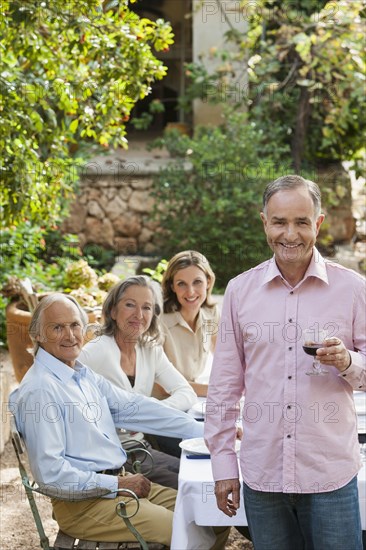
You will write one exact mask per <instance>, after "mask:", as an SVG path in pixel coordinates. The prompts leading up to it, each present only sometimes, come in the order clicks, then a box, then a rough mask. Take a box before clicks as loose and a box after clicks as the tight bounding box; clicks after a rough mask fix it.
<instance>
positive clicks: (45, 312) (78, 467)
mask: <svg viewBox="0 0 366 550" xmlns="http://www.w3.org/2000/svg"><path fill="white" fill-rule="evenodd" d="M86 323H87V317H86V314H85V312H84V311H83V310H82V309H81V307H80V306H79V304H78V303H77V302H76V301H75V300H74V299H73V298H72V297H70V296H65V295H62V294H57V293H55V294H51V295H49V296H47V297H45V298H43V299H42V300H41V302H40V303H39V305H38V306H37V308H36V309H35V311H34V313H33V316H32V321H31V325H30V335H31V337H32V340H33V342H34V346H35V361H34V364H33V366H32V367H31V369H30V370H29V371H28V372H27V374H26V375H25V377H24V378H23V380H22V382H21V384H20V386H19V388H17V389H16V390H15V391H14V392H13V393H12V394H11V396H10V404H9V408H10V410H11V411H12V412H13V413H14V414H15V417H16V422H17V426H18V429H19V431H20V432H21V433H22V435H23V437H24V439H25V443H26V446H27V450H28V454H29V462H30V467H31V470H32V473H33V476H34V478H35V480H36V481H37V483H39V484H51V485H52V486H53V487H59V488H60V489H62V490H67V491H72V490H77V491H82V490H85V489H87V488H91V487H101V488H107V489H110V490H111V491H116V490H117V488H125V489H131V490H133V491H134V492H135V493H136V494H137V496H138V497H139V498H140V509H139V512H138V513H137V515H136V516H134V518H133V519H132V522H133V524H134V526H135V527H136V528H137V529H138V530H139V531H140V533H141V534H142V536H143V537H144V538H145V540H148V541H149V542H159V543H161V544H165V545H166V546H169V545H170V540H171V531H172V519H173V510H174V504H175V497H176V492H175V491H174V490H173V489H169V488H166V487H162V486H160V485H158V484H155V483H151V482H150V481H149V480H148V479H147V478H146V477H144V476H143V475H142V474H124V473H123V472H124V470H123V465H124V463H125V461H126V453H125V451H124V450H123V448H122V446H121V443H120V441H119V438H118V436H117V434H116V427H120V428H126V429H128V430H139V431H141V430H142V431H146V432H148V433H155V434H160V433H164V435H169V436H172V437H180V438H187V437H201V436H202V425H201V424H200V423H199V422H196V421H195V420H193V419H192V418H190V417H189V416H188V415H187V414H185V413H183V412H181V411H178V410H174V409H171V408H168V407H166V406H165V405H163V404H161V403H159V402H158V401H155V400H153V399H150V398H147V397H144V396H142V395H138V394H132V393H128V392H126V391H124V390H122V389H119V388H117V387H115V386H113V385H112V384H111V383H109V382H108V381H107V380H106V379H105V378H103V377H102V376H99V375H97V374H96V373H94V372H93V371H92V370H90V369H89V368H88V367H86V366H84V365H83V364H82V363H80V362H79V361H78V356H79V353H80V350H81V348H82V345H83V330H84V327H85V325H86ZM116 502H118V498H117V497H116V495H115V493H114V494H113V493H112V495H111V496H110V497H109V498H108V497H105V498H96V499H93V500H86V501H78V502H71V501H62V500H57V499H53V501H52V505H53V512H54V516H55V519H56V520H57V522H58V524H59V526H60V528H61V529H62V531H64V532H65V533H67V534H69V535H71V536H74V537H77V538H83V539H89V540H104V541H122V540H123V541H132V540H135V539H134V537H133V535H132V534H131V532H130V531H129V530H128V529H127V527H126V526H125V524H124V523H123V522H122V521H121V519H120V518H119V517H118V516H117V515H116V513H115V506H116ZM226 537H227V532H222V533H221V534H220V535H218V536H217V542H216V544H215V546H214V548H223V547H224V541H225V539H226Z"/></svg>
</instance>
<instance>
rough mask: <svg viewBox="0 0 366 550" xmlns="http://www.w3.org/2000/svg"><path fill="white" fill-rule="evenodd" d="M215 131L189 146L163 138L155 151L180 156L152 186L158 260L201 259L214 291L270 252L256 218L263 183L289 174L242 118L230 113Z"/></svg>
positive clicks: (278, 152)
mask: <svg viewBox="0 0 366 550" xmlns="http://www.w3.org/2000/svg"><path fill="white" fill-rule="evenodd" d="M224 121H225V124H223V125H222V126H221V127H215V128H212V127H208V128H207V127H205V128H198V129H197V130H196V132H195V135H194V137H193V138H192V139H190V138H188V137H187V136H182V137H181V138H180V137H179V136H178V135H177V134H175V135H174V140H172V139H171V134H170V133H169V132H166V134H165V137H164V139H163V140H160V141H159V145H165V146H166V147H167V149H168V150H170V148H171V147H173V148H174V149H173V151H174V152H175V151H177V150H179V151H181V145H182V144H183V145H184V147H185V152H186V154H185V157H184V158H183V157H182V156H180V157H179V158H176V159H175V160H174V163H172V164H171V165H170V166H168V167H167V168H164V169H163V170H161V172H160V173H159V175H158V176H157V177H156V178H155V181H154V184H153V192H152V194H153V197H154V199H155V202H156V209H155V216H156V218H157V219H158V221H159V225H160V227H161V231H160V232H159V233H157V235H156V243H157V244H158V245H159V248H160V249H161V252H162V255H163V256H164V257H169V256H171V255H172V254H175V253H176V252H178V251H179V250H183V249H187V248H191V249H195V250H198V251H199V252H202V253H203V254H205V256H207V258H208V260H209V261H210V263H211V265H212V268H213V270H214V271H215V274H216V277H217V287H218V288H223V287H224V286H225V285H226V284H227V282H228V280H229V279H230V278H232V277H234V276H235V275H237V274H238V273H240V272H241V271H243V270H244V269H248V268H250V267H252V266H254V265H256V264H258V263H259V262H261V261H263V260H264V259H265V258H267V257H268V255H269V253H270V252H269V249H268V246H267V243H266V238H265V235H264V232H263V228H262V222H261V220H260V216H259V212H260V208H261V200H262V193H263V189H264V187H265V185H266V184H267V183H268V181H270V180H272V179H274V178H276V177H278V176H279V175H283V174H285V173H290V171H291V170H290V167H289V166H286V165H284V164H283V163H281V162H280V159H281V157H282V158H283V157H284V156H285V153H286V151H285V150H284V149H283V148H278V149H275V148H273V150H272V151H271V150H270V149H269V148H268V147H267V144H266V137H265V136H264V135H263V133H262V132H261V131H260V130H258V129H257V128H256V126H255V125H254V124H248V121H247V117H246V115H245V113H242V112H241V113H240V112H239V113H235V112H232V111H229V112H228V113H227V116H226V117H225V119H224Z"/></svg>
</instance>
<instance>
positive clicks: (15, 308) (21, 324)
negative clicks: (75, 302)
mask: <svg viewBox="0 0 366 550" xmlns="http://www.w3.org/2000/svg"><path fill="white" fill-rule="evenodd" d="M88 318H89V323H92V325H91V326H88V330H87V332H86V339H85V342H84V343H86V341H89V340H90V339H91V338H92V337H93V335H94V331H95V327H96V326H97V316H96V314H95V312H94V311H92V312H88ZM30 320H31V314H30V312H29V311H28V310H27V306H26V305H25V304H24V302H22V301H21V300H15V301H13V302H10V303H9V304H8V306H7V307H6V337H7V341H8V348H9V353H10V357H11V361H12V364H13V369H14V373H15V378H16V379H17V381H18V382H20V381H21V380H22V378H23V376H24V375H25V373H26V372H27V370H28V369H29V368H30V367H31V366H32V364H33V353H32V350H33V343H32V340H31V339H30V336H29V334H28V330H29V324H30Z"/></svg>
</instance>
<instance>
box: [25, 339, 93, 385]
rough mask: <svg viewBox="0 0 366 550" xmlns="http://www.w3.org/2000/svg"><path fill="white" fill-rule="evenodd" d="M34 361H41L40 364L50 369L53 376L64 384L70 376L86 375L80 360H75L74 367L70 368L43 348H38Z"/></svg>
mask: <svg viewBox="0 0 366 550" xmlns="http://www.w3.org/2000/svg"><path fill="white" fill-rule="evenodd" d="M35 359H36V361H38V362H39V363H41V365H42V366H43V367H44V368H45V369H47V370H48V371H50V372H51V373H52V374H53V376H56V377H57V378H59V379H60V380H61V381H62V382H64V383H65V384H66V383H67V382H68V381H69V380H70V379H71V378H74V379H76V378H78V377H84V376H86V367H85V366H84V365H83V364H82V363H80V361H76V363H75V368H74V369H72V368H70V367H69V366H68V365H66V364H65V363H63V362H62V361H60V360H59V359H57V358H56V357H54V356H53V355H51V354H50V353H48V352H47V351H45V350H44V349H43V348H39V349H38V351H37V353H36V357H35Z"/></svg>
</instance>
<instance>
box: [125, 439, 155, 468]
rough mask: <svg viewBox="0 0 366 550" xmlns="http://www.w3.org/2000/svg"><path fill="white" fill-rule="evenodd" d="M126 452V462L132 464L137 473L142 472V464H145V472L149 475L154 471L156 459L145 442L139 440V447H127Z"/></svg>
mask: <svg viewBox="0 0 366 550" xmlns="http://www.w3.org/2000/svg"><path fill="white" fill-rule="evenodd" d="M126 454H127V461H126V463H127V464H129V465H130V466H131V469H132V471H133V472H134V473H135V474H140V473H141V470H142V469H141V466H142V464H144V465H145V468H144V472H143V473H144V475H149V474H150V472H152V470H153V468H154V459H153V457H152V455H151V453H150V452H149V451H148V450H147V449H146V447H145V445H144V444H143V443H141V442H139V446H138V447H134V448H132V449H127V450H126Z"/></svg>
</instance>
